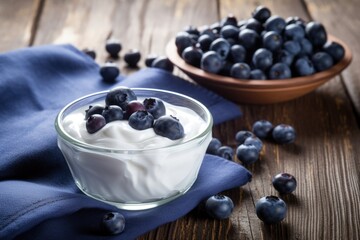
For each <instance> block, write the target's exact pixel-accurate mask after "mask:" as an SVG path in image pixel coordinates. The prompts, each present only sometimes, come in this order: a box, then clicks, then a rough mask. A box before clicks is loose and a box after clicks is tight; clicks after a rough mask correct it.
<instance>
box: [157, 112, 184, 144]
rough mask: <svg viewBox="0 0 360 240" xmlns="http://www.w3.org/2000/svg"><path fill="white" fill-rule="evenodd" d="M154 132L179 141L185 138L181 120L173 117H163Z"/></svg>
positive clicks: (159, 119)
mask: <svg viewBox="0 0 360 240" xmlns="http://www.w3.org/2000/svg"><path fill="white" fill-rule="evenodd" d="M153 127H154V131H155V133H156V134H158V135H160V136H163V137H166V138H169V139H171V140H177V139H180V138H182V137H184V135H185V133H184V127H183V126H182V125H181V123H180V121H179V119H177V118H175V117H173V116H161V117H159V118H158V119H157V120H156V121H155V123H154V126H153Z"/></svg>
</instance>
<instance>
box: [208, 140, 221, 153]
mask: <svg viewBox="0 0 360 240" xmlns="http://www.w3.org/2000/svg"><path fill="white" fill-rule="evenodd" d="M220 147H221V141H220V140H219V139H217V138H212V139H211V141H210V143H209V146H208V147H207V149H206V153H208V154H212V155H218V151H219V148H220Z"/></svg>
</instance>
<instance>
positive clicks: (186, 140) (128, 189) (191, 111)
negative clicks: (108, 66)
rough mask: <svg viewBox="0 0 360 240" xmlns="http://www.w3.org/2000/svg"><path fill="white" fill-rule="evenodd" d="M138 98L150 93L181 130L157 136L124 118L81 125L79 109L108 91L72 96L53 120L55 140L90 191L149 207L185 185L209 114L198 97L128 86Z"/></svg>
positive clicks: (208, 130) (204, 140) (201, 148)
mask: <svg viewBox="0 0 360 240" xmlns="http://www.w3.org/2000/svg"><path fill="white" fill-rule="evenodd" d="M132 90H133V91H134V92H135V94H136V95H137V97H138V99H145V98H150V97H156V98H159V99H161V100H163V101H164V102H165V105H166V110H167V115H168V114H169V115H172V116H174V117H176V118H178V119H179V121H180V123H181V124H182V125H183V127H184V131H185V136H184V137H183V138H181V139H178V140H170V139H168V138H165V137H162V136H158V135H156V134H155V133H154V130H153V129H146V130H135V129H131V127H129V126H128V124H127V123H126V120H118V121H114V122H111V123H108V124H107V125H106V126H105V127H103V128H102V129H100V130H99V131H98V132H96V133H94V134H89V133H87V132H86V130H84V129H85V127H84V126H85V120H84V118H85V110H86V109H88V107H89V106H90V105H95V104H104V99H105V97H106V94H107V92H108V91H103V92H98V93H94V94H91V95H87V96H84V97H82V98H80V99H77V100H75V101H73V102H71V103H69V104H68V105H67V106H65V107H64V108H63V109H62V110H61V111H60V113H59V114H58V116H57V118H56V120H55V128H56V131H57V133H58V146H59V148H60V149H61V151H62V153H63V155H64V157H65V159H66V161H67V164H68V166H69V169H70V171H71V174H72V176H73V178H74V180H75V183H76V185H77V186H78V187H79V189H81V191H83V192H84V193H85V194H87V195H88V196H90V197H93V198H95V199H98V200H101V201H104V202H107V203H109V204H113V205H115V206H117V207H118V208H122V209H127V210H141V209H148V208H153V207H156V206H159V205H162V204H164V203H167V202H169V201H171V200H173V199H175V198H177V197H179V196H181V195H183V194H184V193H186V191H188V190H189V189H190V188H191V186H192V185H193V183H194V182H195V180H196V178H197V175H198V172H199V169H200V166H201V164H202V161H203V158H204V155H205V152H206V148H207V146H208V144H209V142H210V140H211V138H212V125H213V120H212V116H211V114H210V112H209V110H208V109H207V108H206V107H205V106H204V105H203V104H201V103H200V102H198V101H196V100H194V99H192V98H190V97H188V96H185V95H182V94H178V93H174V92H170V91H165V90H158V89H146V88H133V89H132Z"/></svg>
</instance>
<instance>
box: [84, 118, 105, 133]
mask: <svg viewBox="0 0 360 240" xmlns="http://www.w3.org/2000/svg"><path fill="white" fill-rule="evenodd" d="M105 125H106V120H105V118H104V117H103V116H102V115H100V114H93V115H91V116H90V117H89V118H88V119H87V120H86V130H87V132H88V133H95V132H97V131H99V130H100V129H101V128H103V127H104V126H105Z"/></svg>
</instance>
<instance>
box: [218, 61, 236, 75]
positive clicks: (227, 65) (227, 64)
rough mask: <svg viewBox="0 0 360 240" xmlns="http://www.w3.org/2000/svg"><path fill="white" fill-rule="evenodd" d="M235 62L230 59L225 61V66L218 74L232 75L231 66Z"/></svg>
mask: <svg viewBox="0 0 360 240" xmlns="http://www.w3.org/2000/svg"><path fill="white" fill-rule="evenodd" d="M233 65H234V64H233V63H232V62H230V61H224V62H223V66H222V67H221V69H220V71H219V72H218V73H217V74H220V75H223V76H231V68H232V66H233Z"/></svg>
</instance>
